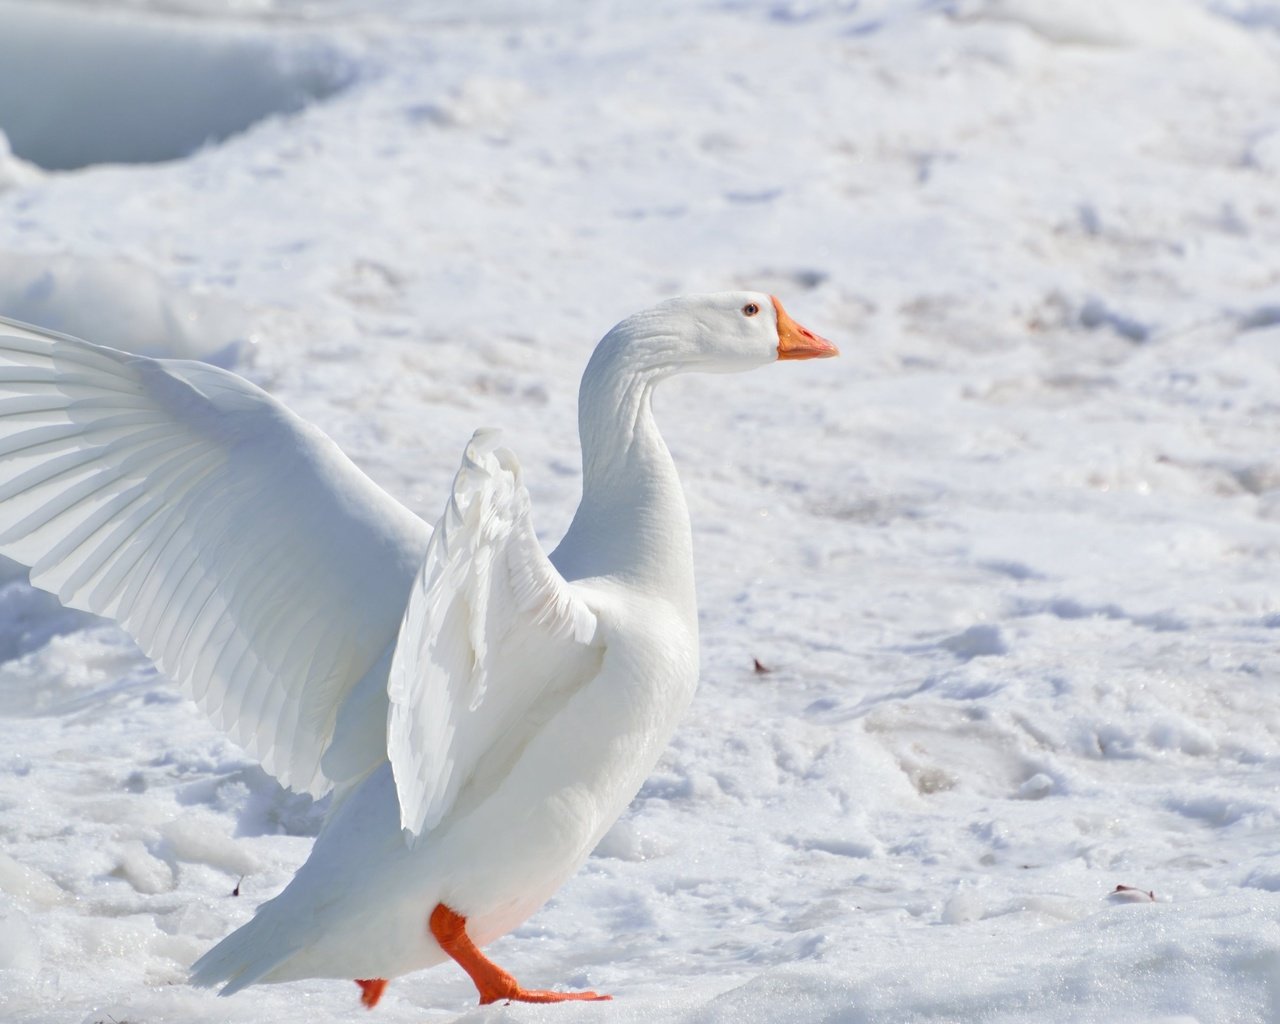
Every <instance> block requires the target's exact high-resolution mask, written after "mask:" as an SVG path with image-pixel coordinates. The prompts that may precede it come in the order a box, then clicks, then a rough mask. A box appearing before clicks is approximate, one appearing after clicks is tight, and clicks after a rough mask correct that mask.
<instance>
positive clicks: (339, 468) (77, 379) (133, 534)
mask: <svg viewBox="0 0 1280 1024" xmlns="http://www.w3.org/2000/svg"><path fill="white" fill-rule="evenodd" d="M429 536H430V529H429V528H428V526H427V525H426V524H425V523H423V522H421V521H420V520H419V519H417V518H416V517H415V516H413V515H412V514H410V513H409V512H408V511H407V510H405V509H404V508H402V507H401V506H400V505H399V504H398V503H396V502H395V501H394V500H393V499H391V498H390V497H388V496H387V495H386V494H385V493H383V492H382V491H381V490H379V489H378V488H377V487H376V486H375V485H374V484H373V483H372V482H371V481H370V480H369V479H368V478H367V477H365V476H364V475H363V474H362V473H361V472H360V471H359V470H358V469H356V467H355V466H354V465H352V464H351V462H350V461H349V460H347V459H346V457H345V456H344V455H342V453H341V452H340V451H338V449H337V447H336V446H335V445H333V443H332V442H331V441H329V440H328V439H327V438H325V437H324V436H323V435H322V434H320V432H319V431H317V430H315V428H314V427H311V426H309V425H308V424H306V423H305V422H303V421H302V420H300V419H298V418H297V417H296V416H294V415H293V414H292V413H290V412H289V411H288V410H286V409H285V408H284V407H283V406H282V405H280V404H279V403H278V402H276V401H275V400H274V399H273V398H271V397H270V396H269V395H267V394H266V393H265V392H263V391H261V390H260V389H259V388H256V387H254V386H253V385H252V384H249V383H248V382H247V381H244V380H242V379H241V378H239V377H236V376H235V375H234V374H230V373H227V372H226V371H223V370H219V369H217V368H214V367H210V366H206V365H204V364H200V363H190V362H181V361H169V360H153V359H144V358H141V357H137V356H131V355H128V354H126V353H123V352H117V351H114V350H112V349H106V348H101V347H98V346H94V345H89V344H87V343H85V342H82V341H79V340H77V339H74V338H68V337H66V336H64V335H58V334H53V333H51V332H47V331H43V330H41V329H40V328H33V327H29V326H27V325H24V324H18V323H15V322H13V321H8V320H4V319H3V318H0V553H2V554H4V555H7V556H9V557H11V558H15V559H17V560H18V561H21V562H23V563H25V564H27V565H30V566H32V571H31V579H32V583H33V584H35V585H36V586H38V587H41V588H42V589H45V590H49V591H51V592H53V593H56V594H57V595H58V596H59V598H60V600H62V601H63V603H65V604H67V605H69V606H71V607H75V608H82V609H84V610H87V611H92V612H95V613H97V614H100V615H109V616H111V617H113V618H116V619H117V620H118V621H120V623H121V624H122V625H123V626H124V627H125V628H126V629H127V630H129V632H130V633H132V634H133V636H134V638H135V639H136V640H137V641H138V643H139V645H140V646H141V647H142V649H143V650H144V651H146V653H147V654H148V655H149V656H151V657H152V658H153V659H155V661H156V662H157V664H158V665H159V666H160V668H161V669H162V670H163V671H165V672H166V673H168V674H169V675H170V676H172V677H173V678H174V679H175V680H176V681H177V682H178V683H180V684H181V686H182V687H183V689H184V690H185V691H186V692H187V693H188V694H189V695H190V696H191V697H192V698H194V699H195V700H196V702H197V703H198V704H199V705H200V706H201V707H202V708H203V709H204V711H205V712H206V713H207V714H208V715H209V716H210V717H211V718H212V719H213V720H214V721H215V722H217V723H218V724H219V725H221V726H223V727H224V728H226V729H227V730H228V731H229V732H230V733H231V735H232V736H233V737H234V738H235V739H236V740H237V741H238V742H239V743H241V744H242V745H243V746H244V747H245V748H246V749H248V750H250V751H252V752H254V753H256V754H257V755H258V756H260V757H261V758H262V760H263V764H264V766H265V767H267V769H268V770H269V771H272V772H274V773H275V774H276V775H277V776H278V777H279V778H280V779H281V781H282V782H284V783H285V784H286V785H290V786H293V787H294V788H296V789H301V790H307V791H309V792H312V793H314V794H319V793H322V792H324V791H325V790H326V789H328V788H329V786H330V780H329V779H327V778H326V777H325V775H324V773H323V772H322V771H321V769H320V762H321V758H322V756H323V754H324V751H325V748H326V747H327V746H328V744H329V742H330V740H331V738H332V735H333V733H334V730H335V728H336V725H337V722H336V718H337V714H338V709H339V708H340V707H341V706H342V704H343V701H344V699H345V698H346V696H347V694H348V693H349V692H350V691H351V689H352V688H353V687H354V686H355V684H356V683H357V682H358V681H359V680H360V679H362V678H363V677H364V675H365V674H366V673H367V672H368V671H369V670H370V669H371V668H372V667H374V666H375V665H376V664H377V663H378V661H379V659H380V658H381V657H383V656H384V654H385V652H386V651H387V650H389V648H390V645H391V644H392V643H393V642H394V640H395V636H396V630H397V627H398V626H399V624H400V620H401V616H402V613H403V610H404V607H405V601H406V600H407V597H408V594H409V591H410V588H411V586H412V582H413V579H414V574H415V572H416V570H417V568H418V566H419V565H420V564H421V563H422V560H423V556H424V553H425V550H426V547H427V543H428V539H429ZM384 754H385V751H384V750H382V749H376V750H375V749H372V748H371V749H370V750H369V751H367V758H368V761H369V767H372V766H373V765H374V764H376V763H377V762H378V761H379V760H381V758H382V757H383V756H384Z"/></svg>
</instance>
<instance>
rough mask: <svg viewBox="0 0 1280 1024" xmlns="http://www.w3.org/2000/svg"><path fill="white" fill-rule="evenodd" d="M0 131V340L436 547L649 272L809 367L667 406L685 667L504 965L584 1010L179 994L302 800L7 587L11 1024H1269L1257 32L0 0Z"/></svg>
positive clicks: (949, 19) (682, 6)
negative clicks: (644, 744)
mask: <svg viewBox="0 0 1280 1024" xmlns="http://www.w3.org/2000/svg"><path fill="white" fill-rule="evenodd" d="M229 11H230V12H231V13H228V12H229ZM18 41H20V43H19V42H18ZM19 47H20V49H21V53H20V54H17V49H18V48H19ZM15 54H17V56H15ZM18 56H21V58H22V62H19V61H18V59H17V57H18ZM23 69H26V70H23ZM157 95H158V96H159V98H161V99H163V100H165V102H158V103H152V102H151V101H153V100H155V99H156V98H157ZM138 96H145V97H149V98H150V99H149V102H148V104H147V105H145V106H133V107H129V106H128V104H129V103H131V102H133V101H131V100H130V99H129V98H130V97H138ZM121 104H125V105H126V107H125V109H123V110H122V109H121V108H120V105H121ZM0 129H5V130H8V131H11V132H12V142H13V145H12V148H10V147H8V146H5V145H0V313H7V314H8V315H13V316H19V317H26V318H27V319H31V320H38V321H40V322H42V323H47V324H50V325H51V326H54V327H59V328H62V329H65V330H70V331H73V332H74V333H77V334H80V335H83V336H85V337H88V338H90V339H91V340H96V341H101V342H104V343H108V344H112V345H115V346H118V347H126V348H135V349H138V350H145V351H148V352H151V353H171V354H177V355H183V356H193V355H194V356H197V357H201V358H208V359H213V360H215V361H218V362H221V363H223V364H224V365H231V366H233V367H234V368H235V369H236V370H238V371H239V372H241V373H243V374H245V375H246V376H248V377H249V378H250V379H252V380H254V381H255V382H257V383H259V384H261V385H262V386H263V387H265V388H267V389H268V390H270V391H272V392H273V393H274V394H276V395H278V396H279V397H280V398H281V399H283V400H284V401H285V402H286V403H288V404H289V405H290V406H292V407H293V408H294V409H295V410H297V411H298V412H299V413H301V414H302V415H304V416H306V417H307V418H309V419H311V420H312V421H314V422H315V423H317V424H318V425H319V426H320V427H322V428H323V429H324V430H325V431H327V432H328V433H329V434H330V435H332V436H333V437H334V438H335V439H336V440H337V441H338V442H339V443H340V444H341V445H342V447H343V448H344V449H345V450H346V451H347V452H348V453H350V454H351V456H352V457H353V458H354V459H355V460H356V461H357V462H358V463H359V464H360V465H361V466H362V467H363V468H364V469H365V470H366V471H367V472H369V473H370V474H371V475H372V476H373V477H374V478H375V479H376V480H377V481H378V482H379V483H381V484H382V485H383V486H385V487H386V488H387V489H388V490H389V491H391V492H392V493H393V494H395V495H396V496H398V497H399V498H400V499H401V500H403V501H404V502H405V503H406V504H408V505H409V506H410V507H411V508H413V509H414V510H415V511H417V512H418V513H419V514H421V515H422V516H424V517H427V518H429V519H432V520H434V519H435V518H436V517H437V516H438V515H439V513H440V511H441V506H442V502H443V499H444V496H445V494H446V493H447V485H448V481H449V479H450V478H451V476H452V473H453V471H454V470H455V469H456V467H457V464H458V461H459V458H460V455H461V451H462V448H463V446H464V444H465V443H466V440H467V438H468V437H469V436H470V435H471V432H472V431H473V430H474V429H475V428H477V427H481V426H494V427H501V428H504V429H505V430H506V431H507V434H508V442H509V443H510V444H511V446H512V447H514V448H515V449H516V451H517V454H518V455H519V457H520V459H521V461H522V463H523V464H524V466H525V473H526V479H527V481H528V484H529V486H530V488H531V490H532V493H533V498H534V503H535V512H536V515H537V520H538V523H539V524H540V527H541V529H542V530H543V531H544V537H545V540H546V541H547V543H548V544H549V545H550V544H553V543H554V542H555V540H556V539H557V537H558V536H559V534H560V532H561V531H562V530H563V529H564V528H565V526H566V525H567V523H568V521H569V518H570V515H571V513H572V510H573V507H574V504H575V501H576V499H577V491H578V465H577V440H576V422H575V406H574V400H575V395H576V389H577V382H578V376H579V374H580V372H581V369H582V366H583V365H584V363H585V361H586V358H587V356H588V354H589V352H590V350H591V347H592V345H593V344H594V342H595V340H596V339H597V338H598V337H599V336H600V335H601V334H603V333H604V331H605V330H606V329H607V328H608V327H609V326H611V325H612V324H613V323H614V322H615V321H616V320H618V319H619V318H620V317H622V316H623V315H625V314H627V313H629V312H632V311H634V310H636V309H640V308H642V307H644V306H646V305H649V304H651V303H652V302H654V301H656V300H658V299H660V298H662V297H665V296H668V295H671V294H675V293H680V292H689V291H703V290H718V289H723V288H728V287H753V288H761V289H767V290H769V291H772V292H775V293H776V294H777V295H778V296H779V297H780V299H781V300H782V301H783V303H784V304H785V305H786V306H787V307H788V309H789V311H790V312H791V313H792V315H793V316H795V317H796V319H798V320H799V321H800V322H801V323H803V324H805V325H806V326H808V327H810V328H812V329H814V330H816V331H818V332H819V333H821V334H823V335H825V336H827V337H830V338H832V339H833V340H834V341H836V342H837V343H838V344H839V345H840V346H841V348H842V350H843V353H844V354H843V357H842V358H841V359H838V360H830V361H824V362H821V363H817V364H812V365H811V364H784V365H779V366H774V367H768V368H766V369H764V370H761V371H758V372H756V373H753V374H750V375H745V376H740V377H739V376H733V377H705V378H704V377H688V378H682V379H680V380H678V381H673V382H672V383H671V384H670V385H669V386H668V387H666V388H665V390H664V392H663V393H661V394H660V395H659V399H658V404H659V417H660V421H661V423H662V425H663V428H664V431H665V434H666V437H667V439H668V442H669V444H670V446H671V448H672V450H673V452H674V454H675V456H676V460H677V462H678V464H679V465H680V468H681V471H682V475H683V479H684V482H685V486H686V490H687V493H688V497H689V504H690V507H691V512H692V517H693V526H694V533H695V542H696V561H697V570H698V575H699V585H700V604H701V609H702V630H703V638H702V645H703V678H702V685H701V689H700V692H699V695H698V698H697V700H696V702H695V706H694V710H693V713H692V714H691V715H690V717H689V719H688V721H687V722H686V723H685V725H684V726H683V727H682V728H681V730H680V731H679V733H678V734H677V736H676V738H675V741H674V742H673V744H672V746H671V748H670V750H669V752H668V753H667V755H666V756H665V757H664V759H663V761H662V763H661V764H660V765H659V767H658V769H657V771H656V772H655V773H654V775H653V777H652V778H651V779H650V780H649V781H648V782H647V784H646V785H645V787H644V789H643V790H642V792H641V793H640V795H639V797H638V798H637V799H636V801H635V803H634V804H633V805H632V807H631V809H630V810H629V812H628V813H627V815H626V816H625V817H624V818H623V819H622V820H621V821H620V822H619V823H618V825H617V826H616V827H615V828H614V829H613V830H612V831H611V832H610V833H609V834H608V835H607V836H606V838H605V840H604V841H603V843H602V844H601V846H600V848H599V849H598V850H597V851H596V854H595V856H594V857H593V858H592V859H591V860H590V861H589V863H588V865H587V867H586V868H585V869H584V870H583V871H582V872H581V873H580V874H579V875H578V876H577V877H576V878H574V879H573V880H572V881H571V882H570V883H569V884H568V885H567V886H566V887H565V888H564V889H563V890H562V891H561V893H560V894H559V895H558V896H557V897H556V899H555V900H554V901H553V902H552V903H551V904H550V905H549V906H548V907H546V908H545V909H544V910H543V911H541V912H540V913H539V914H538V915H536V916H535V917H534V918H533V919H532V920H531V921H530V922H529V923H528V924H527V925H525V926H524V927H522V928H520V929H519V930H517V931H516V932H515V933H513V934H512V935H509V936H507V937H506V938H504V939H502V940H500V941H499V942H497V943H496V944H494V946H493V947H492V948H491V952H492V954H493V956H494V957H495V959H496V960H498V961H499V962H500V963H502V964H503V965H504V966H506V967H508V968H509V969H511V970H512V971H513V972H514V973H515V974H516V975H517V976H518V977H519V978H520V979H521V980H522V981H523V982H524V983H525V984H528V985H535V986H550V985H563V986H573V987H587V986H589V987H593V988H597V989H600V990H603V991H607V992H611V993H612V994H613V995H614V997H615V1001H614V1002H612V1003H609V1004H590V1005H560V1006H550V1007H539V1006H528V1005H513V1006H508V1007H491V1008H485V1009H476V1008H474V1007H473V1005H472V1004H473V1002H474V999H475V994H474V989H473V988H472V986H471V984H470V982H469V981H468V980H467V979H466V978H465V977H464V976H463V975H462V973H461V972H460V971H459V970H457V969H456V968H455V967H453V966H452V965H445V966H442V967H439V968H435V969H433V970H431V971H427V972H423V973H421V974H417V975H412V976H409V977H407V978H403V979H398V980H396V981H394V982H393V983H392V985H391V986H390V988H389V989H388V992H387V995H386V997H385V998H384V1000H383V1002H382V1004H381V1005H380V1006H379V1007H378V1008H377V1010H376V1011H375V1013H376V1014H377V1016H376V1018H374V1017H370V1016H369V1015H368V1014H367V1012H366V1011H364V1010H363V1009H362V1008H361V1007H360V1005H359V1003H358V1001H357V995H358V990H357V989H356V987H355V986H354V985H352V984H349V983H346V982H331V981H325V982H300V983H293V984H288V985H282V986H271V987H261V988H255V989H251V990H249V991H247V992H245V993H243V994H241V995H239V996H236V997H234V998H231V999H228V1000H218V999H216V998H215V997H214V995H213V994H211V993H208V992H204V991H197V990H194V989H191V988H189V987H188V986H187V985H186V983H185V978H186V971H187V968H188V966H189V965H190V963H191V962H192V961H193V960H194V959H195V958H196V957H197V956H198V955H200V953H202V952H203V951H204V950H206V949H207V948H209V946H210V945H212V944H213V942H215V941H216V940H217V939H218V938H220V937H221V936H223V935H224V934H226V933H227V932H228V931H229V930H231V929H232V928H234V927H235V926H237V925H238V924H240V923H241V922H243V921H244V920H246V919H247V918H248V917H249V915H250V914H251V913H252V911H253V908H254V906H255V905H256V904H257V903H259V902H261V901H262V900H264V899H266V898H269V897H270V896H272V895H274V894H275V893H276V892H277V891H279V889H280V888H281V887H282V885H283V884H284V883H285V882H286V881H287V880H288V878H289V877H290V876H291V874H292V872H293V871H294V869H295V868H296V867H297V866H298V864H299V863H300V862H301V861H302V860H303V859H304V858H305V856H306V854H307V851H308V849H309V844H310V842H311V836H313V835H314V834H315V832H316V830H317V828H318V826H319V822H320V820H321V818H322V815H323V810H324V809H323V806H313V805H312V804H311V803H310V802H309V801H308V800H307V799H305V798H302V797H298V796H295V795H292V794H290V793H287V792H285V791H282V790H281V789H280V788H279V787H278V786H277V785H276V784H275V783H274V781H273V780H271V779H270V778H269V777H267V776H266V775H265V774H264V773H263V772H262V771H261V770H260V769H259V768H258V767H256V766H255V765H254V764H253V763H252V761H250V760H249V759H248V758H247V757H246V756H245V755H244V754H243V753H241V752H240V751H239V750H237V749H236V748H235V747H234V746H233V745H232V744H231V743H230V742H229V741H228V740H227V739H225V738H224V737H222V736H221V735H220V734H219V733H218V732H217V731H216V730H215V729H214V728H213V727H212V726H210V725H209V724H208V723H207V722H206V721H205V720H204V719H202V718H201V717H200V715H199V713H198V712H197V711H196V710H195V709H194V707H193V706H191V705H190V704H188V703H187V702H185V701H184V700H182V699H181V698H180V697H179V696H178V695H177V693H176V692H175V689H174V687H173V686H172V685H171V684H169V683H168V682H167V681H166V680H165V679H163V678H160V677H159V676H157V674H156V672H155V670H154V669H153V668H151V667H150V665H149V664H148V663H147V662H146V660H145V659H144V658H143V657H142V656H141V655H140V654H139V653H138V651H137V650H136V648H135V647H134V646H133V645H132V644H131V642H130V641H129V640H128V639H127V637H125V636H124V635H123V634H122V633H121V632H120V631H119V630H118V629H116V628H115V627H114V626H112V625H111V624H110V623H105V622H103V621H101V620H96V619H93V618H90V617H88V616H85V615H82V614H79V613H74V612H68V611H65V610H62V609H60V608H59V607H58V605H57V603H56V602H55V601H54V599H53V598H51V597H49V596H47V595H44V594H42V593H39V592H37V591H33V590H32V589H31V588H30V587H29V586H28V585H27V584H26V581H25V574H24V572H23V571H22V570H21V569H20V568H18V567H16V566H5V567H4V571H3V585H2V586H0V657H2V658H3V659H4V660H3V663H0V1020H3V1021H5V1022H12V1024H18V1022H22V1024H37V1022H39V1024H53V1022H59V1024H61V1022H68V1021H69V1022H84V1024H93V1022H104V1024H105V1022H109V1021H116V1022H121V1024H123V1022H125V1021H128V1022H131V1024H161V1022H195V1024H214V1022H218V1024H222V1022H232V1024H235V1022H251V1021H252V1022H257V1021H263V1020H271V1021H274V1022H278V1024H293V1022H299V1024H301V1022H307V1024H318V1022H325V1021H363V1020H374V1019H377V1020H381V1021H386V1022H389V1024H393V1022H398V1021H405V1022H408V1021H417V1022H420V1021H423V1020H447V1019H455V1018H458V1019H465V1020H473V1021H480V1020H504V1021H552V1020H555V1021H566V1022H568V1021H573V1022H587V1021H590V1022H601V1024H608V1022H636V1024H641V1022H643V1024H652V1022H655V1021H681V1022H690V1024H692V1022H698V1024H717V1022H731V1024H745V1022H773V1021H802V1022H810V1021H812V1022H817V1021H839V1022H850V1024H854V1022H857V1024H862V1022H876V1024H904V1022H938V1024H941V1022H961V1021H963V1022H970V1021H973V1022H984V1024H987V1022H990V1024H995V1022H1000V1024H1006V1022H1007V1024H1014V1022H1019V1024H1021V1022H1030V1024H1050V1022H1055V1024H1056V1022H1062V1021H1072V1022H1081V1024H1094V1022H1097V1024H1102V1022H1107V1024H1112V1022H1126V1024H1127V1022H1151V1024H1154V1022H1160V1024H1193V1022H1194V1024H1211V1022H1216V1024H1225V1022H1242V1024H1243V1022H1274V1021H1276V1020H1280V795H1278V794H1280V746H1278V744H1280V258H1278V257H1277V254H1278V253H1280V3H1276V2H1273V0H1126V2H1124V3H1114V2H1108V3H1104V2H1100V0H1056V2H1054V3H1039V2H1035V0H957V2H953V3H949V2H927V0H900V2H888V0H866V2H862V3H856V2H838V0H699V2H690V3H683V2H681V3H677V2H675V0H668V2H659V3H653V4H609V3H585V4H552V3H545V2H544V3H538V2H533V0H530V2H528V3H514V2H511V0H474V2H468V3H461V2H458V3H453V2H446V3H438V4H426V3H423V4H414V3H411V2H409V0H379V2H377V3H363V2H356V0H305V2H304V0H244V2H238V3H236V4H223V3H219V2H215V0H131V2H129V3H113V4H105V3H104V4H103V5H101V7H97V6H92V5H86V4H79V3H59V4H52V3H38V2H35V0H30V2H26V3H15V2H13V0H5V2H3V3H0ZM179 129H182V130H181V131H179ZM33 139H35V140H36V141H38V143H39V145H38V146H36V144H35V143H34V142H33V141H32V140H33ZM91 143H92V145H90V144H91ZM15 154H16V155H15ZM42 154H43V155H42ZM157 160H160V161H163V162H154V161H157ZM38 164H43V165H47V166H55V167H67V166H73V165H74V166H81V168H82V169H79V170H71V171H62V172H52V171H47V170H42V169H41V167H40V166H37V165H38ZM82 165H92V166H82ZM757 660H758V662H759V665H760V666H761V668H762V669H767V671H756V670H755V668H754V663H755V662H756V661H757ZM495 841H501V838H500V837H495ZM1120 886H1123V887H1126V888H1121V889H1119V890H1117V887H1120ZM234 893H238V894H239V895H238V896H237V895H234ZM429 909H430V908H423V910H424V920H425V914H426V912H427V911H428V910H429ZM460 1014H461V1015H462V1016H461V1018H459V1015H460Z"/></svg>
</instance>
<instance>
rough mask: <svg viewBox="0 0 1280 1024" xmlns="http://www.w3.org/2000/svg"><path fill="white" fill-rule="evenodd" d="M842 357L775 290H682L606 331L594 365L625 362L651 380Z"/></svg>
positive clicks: (594, 358)
mask: <svg viewBox="0 0 1280 1024" xmlns="http://www.w3.org/2000/svg"><path fill="white" fill-rule="evenodd" d="M839 354H840V353H839V350H838V349H837V348H836V347H835V345H833V344H831V342H829V341H827V340H826V339H825V338H820V337H819V336H818V335H816V334H814V333H813V332H812V331H810V330H808V329H806V328H804V327H801V326H800V325H799V324H798V323H796V322H795V321H794V320H792V319H791V317H790V316H789V315H788V314H787V311H786V310H785V309H783V308H782V303H781V302H779V301H778V300H777V299H776V298H774V297H773V296H772V295H766V294H764V293H763V292H717V293H714V294H711V295H683V296H680V297H679V298H675V299H669V300H667V301H666V302H663V303H661V304H659V305H657V306H654V307H653V308H652V309H648V310H645V311H644V312H643V313H637V314H635V315H634V316H629V317H627V319H625V320H623V321H622V322H621V323H620V324H618V325H617V326H616V327H614V328H613V330H611V331H610V332H609V333H608V334H607V335H605V337H604V339H603V340H602V341H601V342H600V345H599V346H598V348H597V349H596V353H595V356H594V357H593V359H592V362H601V363H604V362H607V363H613V364H617V363H622V364H624V365H627V366H628V367H629V368H630V369H632V370H633V371H635V372H638V373H640V374H641V375H643V376H645V377H650V378H662V377H666V376H669V375H671V374H675V373H687V372H703V373H735V372H738V371H742V370H752V369H755V368H756V367H758V366H764V365H765V364H766V363H771V362H774V361H775V360H778V359H824V358H827V357H830V356H835V355H839Z"/></svg>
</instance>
